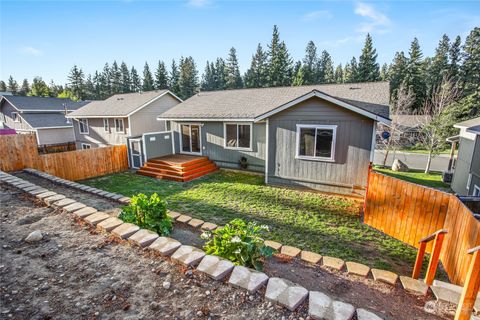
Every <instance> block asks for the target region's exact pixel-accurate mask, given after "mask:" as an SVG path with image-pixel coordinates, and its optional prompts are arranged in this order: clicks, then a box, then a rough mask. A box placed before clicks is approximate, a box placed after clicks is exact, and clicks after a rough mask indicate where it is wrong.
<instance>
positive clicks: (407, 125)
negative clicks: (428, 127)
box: [377, 114, 429, 149]
mask: <svg viewBox="0 0 480 320" xmlns="http://www.w3.org/2000/svg"><path fill="white" fill-rule="evenodd" d="M391 119H392V124H393V123H396V124H397V126H396V132H394V133H393V135H394V137H393V138H394V139H395V141H396V142H397V145H396V146H397V147H406V148H408V147H413V146H415V145H416V144H418V143H419V142H420V135H421V132H422V124H423V123H425V122H426V121H428V119H429V117H428V116H425V115H411V114H404V115H397V114H393V115H391ZM384 131H388V132H390V131H391V126H390V125H386V124H379V125H378V127H377V148H378V149H382V147H384V146H385V143H384V142H385V140H384V139H383V138H382V133H383V132H384Z"/></svg>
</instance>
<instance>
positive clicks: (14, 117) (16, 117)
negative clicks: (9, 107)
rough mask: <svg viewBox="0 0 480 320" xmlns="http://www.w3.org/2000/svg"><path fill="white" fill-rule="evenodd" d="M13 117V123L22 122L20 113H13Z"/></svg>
mask: <svg viewBox="0 0 480 320" xmlns="http://www.w3.org/2000/svg"><path fill="white" fill-rule="evenodd" d="M14 115H15V116H14ZM11 117H12V120H13V122H20V116H19V115H18V112H16V111H12V113H11Z"/></svg>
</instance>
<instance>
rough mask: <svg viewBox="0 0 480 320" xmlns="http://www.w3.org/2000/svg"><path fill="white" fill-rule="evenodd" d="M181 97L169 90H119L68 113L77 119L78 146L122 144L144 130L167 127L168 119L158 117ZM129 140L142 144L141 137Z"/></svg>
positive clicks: (75, 128)
mask: <svg viewBox="0 0 480 320" xmlns="http://www.w3.org/2000/svg"><path fill="white" fill-rule="evenodd" d="M181 101H182V100H180V98H178V97H176V96H175V95H174V94H173V93H171V92H170V91H168V90H155V91H147V92H134V93H125V94H116V95H113V96H111V97H110V98H108V99H106V100H102V101H93V102H91V103H89V104H87V105H86V106H84V107H83V108H80V109H78V110H76V111H75V112H72V113H71V114H69V115H68V117H69V118H72V119H73V122H74V126H73V127H74V132H75V141H76V144H77V148H78V149H90V148H98V147H105V146H109V145H121V144H126V143H127V141H130V140H127V139H128V138H131V137H137V138H138V137H141V136H142V134H143V133H145V132H160V131H165V130H166V123H165V121H163V122H162V121H157V120H156V117H157V116H158V114H159V113H163V112H165V111H167V110H168V109H170V108H172V107H173V106H175V105H177V104H178V103H180V102H181ZM130 143H132V144H135V146H133V149H137V148H139V146H138V139H137V140H134V139H132V140H131V141H130ZM129 157H130V156H129Z"/></svg>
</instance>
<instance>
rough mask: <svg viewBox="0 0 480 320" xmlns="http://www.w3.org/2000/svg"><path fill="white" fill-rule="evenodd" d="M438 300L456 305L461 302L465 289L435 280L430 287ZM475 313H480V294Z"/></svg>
mask: <svg viewBox="0 0 480 320" xmlns="http://www.w3.org/2000/svg"><path fill="white" fill-rule="evenodd" d="M430 288H431V289H432V291H433V294H434V295H435V297H436V298H437V300H442V301H446V302H450V303H453V304H455V305H457V304H458V302H459V301H460V296H461V295H462V290H463V288H462V287H460V286H457V285H454V284H451V283H447V282H443V281H439V280H434V281H433V284H432V285H431V287H430ZM473 309H474V310H475V312H478V311H480V294H478V296H477V300H476V301H475V306H474V308H473Z"/></svg>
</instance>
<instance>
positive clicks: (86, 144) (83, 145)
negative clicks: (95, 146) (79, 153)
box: [82, 143, 92, 150]
mask: <svg viewBox="0 0 480 320" xmlns="http://www.w3.org/2000/svg"><path fill="white" fill-rule="evenodd" d="M87 146H88V148H84V147H87ZM88 149H92V145H91V144H90V143H82V150H88Z"/></svg>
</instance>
